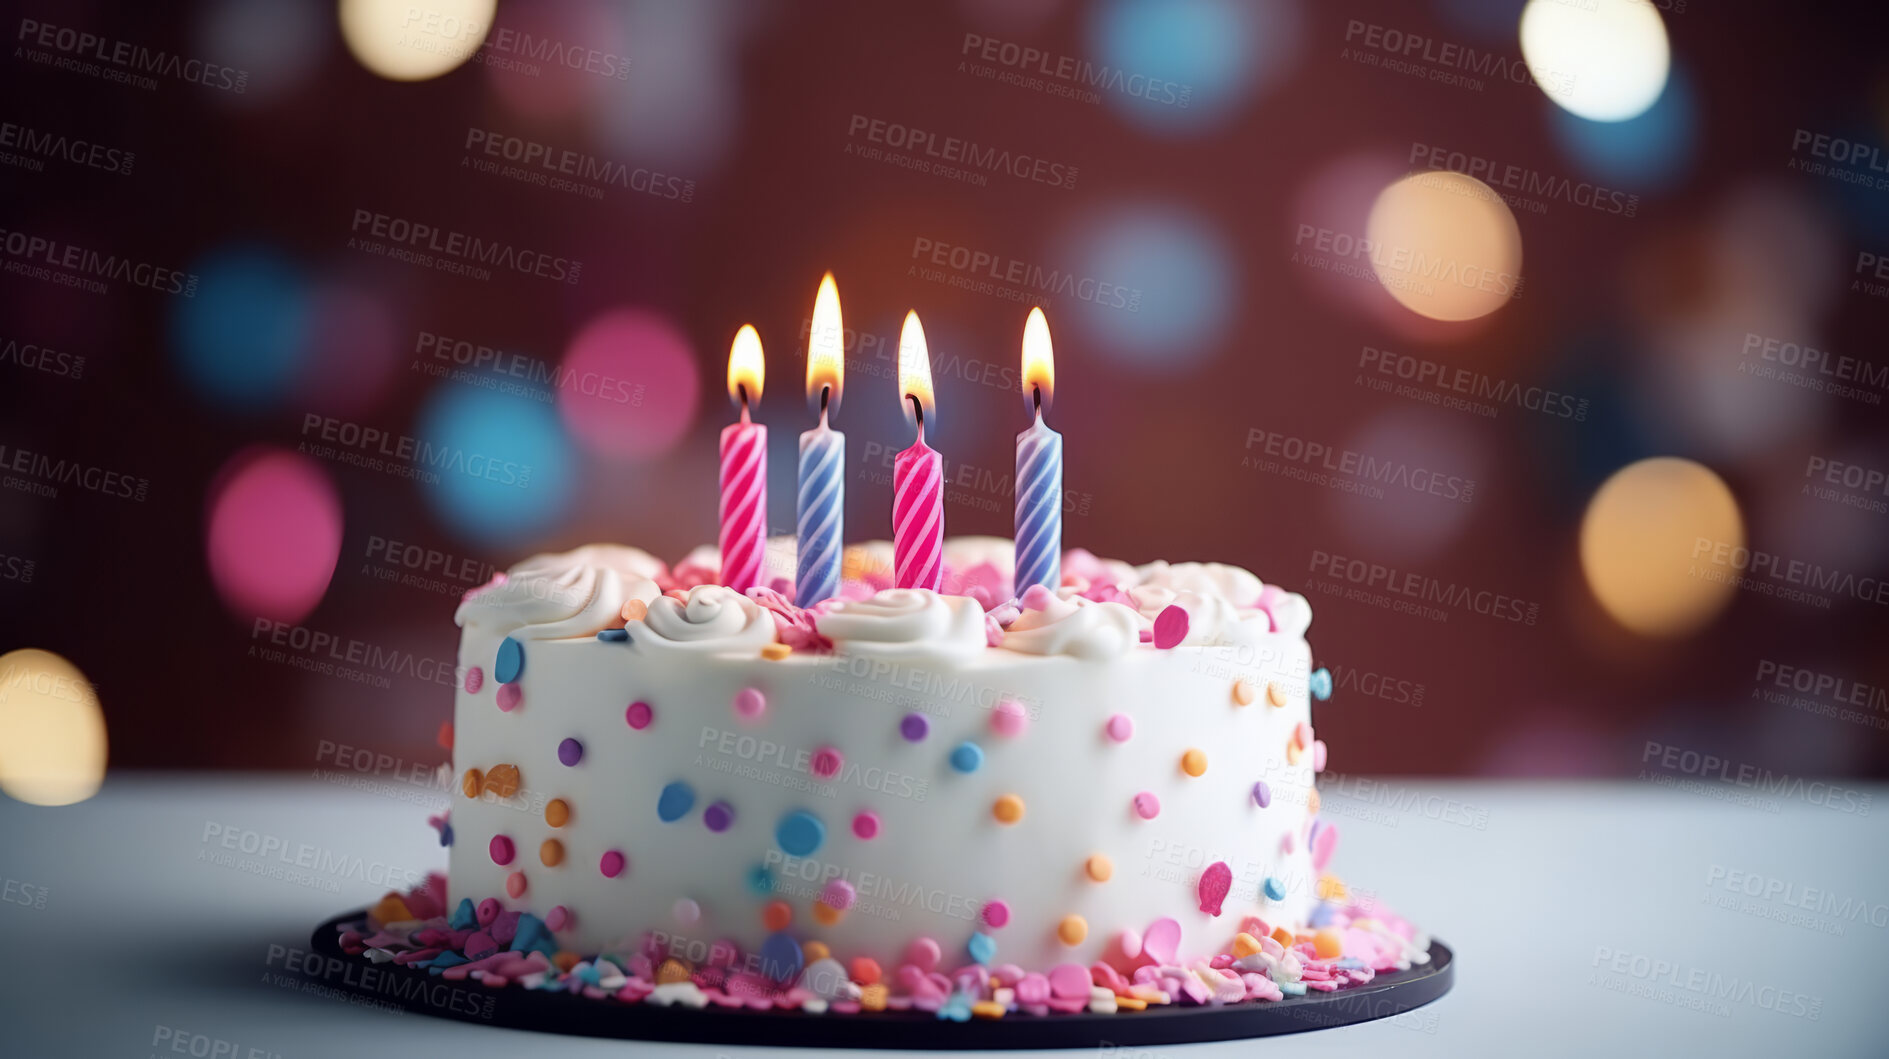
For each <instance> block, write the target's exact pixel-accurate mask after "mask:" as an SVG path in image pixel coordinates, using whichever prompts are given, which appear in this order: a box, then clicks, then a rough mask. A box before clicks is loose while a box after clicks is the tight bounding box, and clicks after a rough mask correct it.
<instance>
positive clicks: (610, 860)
mask: <svg viewBox="0 0 1889 1059" xmlns="http://www.w3.org/2000/svg"><path fill="white" fill-rule="evenodd" d="M629 864H630V862H629V858H627V857H625V856H624V855H623V854H622V853H620V852H618V851H617V850H614V849H613V850H611V851H610V852H608V853H605V854H604V855H603V859H602V860H600V861H598V862H597V870H599V871H601V872H603V877H604V878H606V879H614V878H616V877H617V876H619V875H622V874H623V869H624V868H627V867H629Z"/></svg>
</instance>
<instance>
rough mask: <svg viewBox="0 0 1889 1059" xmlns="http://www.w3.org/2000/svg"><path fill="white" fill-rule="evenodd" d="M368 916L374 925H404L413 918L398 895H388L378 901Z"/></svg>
mask: <svg viewBox="0 0 1889 1059" xmlns="http://www.w3.org/2000/svg"><path fill="white" fill-rule="evenodd" d="M368 916H369V918H371V919H373V920H374V922H376V923H405V922H406V921H407V920H409V919H412V918H413V913H412V911H410V910H409V909H408V908H407V903H406V902H405V901H403V900H401V899H400V895H399V894H388V895H387V896H386V897H383V898H381V899H380V903H379V904H377V905H375V906H374V909H373V911H372V912H369V913H368Z"/></svg>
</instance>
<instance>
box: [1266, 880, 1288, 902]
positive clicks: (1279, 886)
mask: <svg viewBox="0 0 1889 1059" xmlns="http://www.w3.org/2000/svg"><path fill="white" fill-rule="evenodd" d="M1266 896H1267V897H1270V898H1272V899H1273V900H1275V901H1283V900H1285V899H1286V884H1285V883H1282V882H1280V881H1279V880H1278V879H1277V878H1275V877H1273V876H1271V875H1268V876H1266Z"/></svg>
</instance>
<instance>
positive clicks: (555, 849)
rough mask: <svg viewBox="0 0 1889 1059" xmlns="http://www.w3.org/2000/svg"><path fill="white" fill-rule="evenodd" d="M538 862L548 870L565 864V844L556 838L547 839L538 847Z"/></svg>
mask: <svg viewBox="0 0 1889 1059" xmlns="http://www.w3.org/2000/svg"><path fill="white" fill-rule="evenodd" d="M538 860H539V861H541V862H543V864H544V866H545V867H547V868H555V867H557V866H558V865H560V864H562V863H564V843H562V842H559V841H558V840H557V839H555V838H547V839H545V840H544V842H543V843H542V844H541V845H539V846H538Z"/></svg>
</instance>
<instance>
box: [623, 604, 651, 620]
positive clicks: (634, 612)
mask: <svg viewBox="0 0 1889 1059" xmlns="http://www.w3.org/2000/svg"><path fill="white" fill-rule="evenodd" d="M622 614H623V620H624V621H642V620H643V619H644V618H647V617H649V604H647V603H645V602H643V601H642V600H640V599H629V600H624V602H623V611H622Z"/></svg>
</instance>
